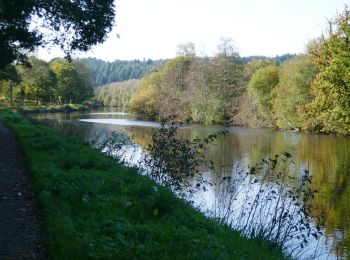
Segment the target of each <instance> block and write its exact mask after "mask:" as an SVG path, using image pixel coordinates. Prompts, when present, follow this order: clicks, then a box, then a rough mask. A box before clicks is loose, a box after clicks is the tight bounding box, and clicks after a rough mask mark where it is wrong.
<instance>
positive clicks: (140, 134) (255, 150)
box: [31, 109, 350, 259]
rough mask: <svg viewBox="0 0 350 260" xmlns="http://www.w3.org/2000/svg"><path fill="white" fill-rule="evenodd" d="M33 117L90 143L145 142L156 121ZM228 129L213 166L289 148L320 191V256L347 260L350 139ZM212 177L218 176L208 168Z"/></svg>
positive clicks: (118, 116)
mask: <svg viewBox="0 0 350 260" xmlns="http://www.w3.org/2000/svg"><path fill="white" fill-rule="evenodd" d="M31 117H33V118H34V119H35V120H38V121H40V122H42V123H45V124H48V125H50V126H53V127H55V128H58V129H60V130H61V131H63V132H65V133H69V134H71V135H74V136H77V137H79V138H82V139H84V140H85V141H88V142H89V143H91V145H95V144H96V143H99V142H101V141H103V140H105V139H106V138H109V137H110V136H111V133H112V132H113V131H118V132H122V133H125V134H126V135H129V136H130V137H131V136H132V139H133V140H134V142H135V143H137V144H139V145H140V147H141V148H142V147H145V146H146V144H147V143H148V142H149V140H150V136H151V134H152V131H154V129H155V128H156V127H158V126H159V124H158V123H156V122H149V121H141V120H137V119H135V118H132V117H131V116H129V115H128V114H126V113H124V112H120V111H114V110H109V109H104V110H98V111H89V112H76V113H50V114H35V115H31ZM218 130H222V127H220V126H203V125H191V126H190V127H187V128H185V129H183V130H182V134H183V136H184V137H185V138H195V137H205V136H207V135H208V134H211V133H214V132H216V131H218ZM227 130H228V131H229V133H228V134H227V135H226V136H222V137H220V138H219V139H218V140H217V141H216V143H215V145H213V146H212V147H211V148H210V150H209V154H208V158H209V159H210V160H212V161H213V162H214V163H215V165H216V166H225V167H224V168H226V170H227V168H230V167H231V168H232V167H233V166H235V167H237V165H239V167H241V168H246V167H247V166H248V165H255V164H256V163H257V162H259V161H260V160H261V159H262V158H267V157H270V158H272V157H273V156H274V155H276V154H280V153H282V152H286V151H288V152H289V153H291V154H292V158H293V160H294V162H295V166H294V167H293V170H294V171H295V172H296V173H297V172H301V171H302V170H303V169H309V171H310V172H311V174H312V176H313V184H312V185H313V188H314V189H317V190H318V191H319V192H318V193H317V194H316V196H315V199H314V202H313V203H314V206H315V207H316V208H318V210H323V211H325V212H326V213H327V221H326V225H325V230H324V231H325V237H324V239H323V240H322V246H321V247H322V250H323V251H324V252H327V250H329V249H331V254H324V255H323V256H322V257H320V258H322V259H336V258H339V259H350V138H349V137H342V136H332V135H315V134H308V133H295V132H289V131H274V130H265V129H264V130H262V129H248V128H237V127H231V128H227ZM207 177H208V178H210V179H212V180H213V181H214V180H216V179H217V177H218V176H216V175H214V174H211V173H207ZM202 198H203V201H204V203H207V204H208V205H207V207H210V204H211V203H213V201H214V198H213V194H211V192H210V191H209V192H207V193H206V194H202Z"/></svg>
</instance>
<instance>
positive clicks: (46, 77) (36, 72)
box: [17, 57, 56, 103]
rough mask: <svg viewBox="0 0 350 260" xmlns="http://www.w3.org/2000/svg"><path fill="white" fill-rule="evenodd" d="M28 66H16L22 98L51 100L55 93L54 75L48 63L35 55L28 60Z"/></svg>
mask: <svg viewBox="0 0 350 260" xmlns="http://www.w3.org/2000/svg"><path fill="white" fill-rule="evenodd" d="M28 62H29V64H30V67H26V66H21V65H19V66H17V70H18V74H19V75H20V77H21V83H20V85H21V86H20V88H21V89H22V98H24V95H25V96H26V98H27V99H31V100H35V101H36V102H37V103H38V102H39V101H46V102H50V101H51V102H52V101H53V100H54V95H55V91H56V90H55V85H56V76H55V74H54V73H53V72H52V70H51V69H50V68H49V65H48V64H47V63H46V62H45V61H42V60H39V59H37V58H35V57H30V58H29V60H28Z"/></svg>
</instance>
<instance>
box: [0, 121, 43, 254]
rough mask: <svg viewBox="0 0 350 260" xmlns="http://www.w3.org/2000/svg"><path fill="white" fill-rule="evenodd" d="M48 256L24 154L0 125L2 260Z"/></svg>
mask: <svg viewBox="0 0 350 260" xmlns="http://www.w3.org/2000/svg"><path fill="white" fill-rule="evenodd" d="M45 255H46V254H45V250H44V247H43V238H42V236H41V227H40V221H39V219H38V212H37V206H36V202H35V200H34V197H33V189H32V183H31V177H30V175H29V174H28V170H27V165H26V162H25V159H24V155H23V152H22V150H21V147H20V145H19V143H18V141H17V140H16V137H15V136H14V134H13V133H12V132H11V131H10V130H8V129H7V128H6V127H5V126H4V125H3V124H2V123H1V122H0V260H3V259H46V256H45Z"/></svg>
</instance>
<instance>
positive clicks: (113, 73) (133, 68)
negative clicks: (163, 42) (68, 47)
mask: <svg viewBox="0 0 350 260" xmlns="http://www.w3.org/2000/svg"><path fill="white" fill-rule="evenodd" d="M79 61H80V62H82V63H83V64H84V65H85V66H86V67H87V68H88V69H89V70H90V72H91V76H92V79H93V82H94V85H95V86H102V85H106V84H109V83H112V82H121V81H127V80H130V79H141V78H142V77H143V76H144V75H146V74H147V73H149V72H151V71H153V70H155V69H159V68H161V67H162V66H163V65H164V63H165V62H166V60H150V59H148V60H142V61H141V60H131V61H127V60H116V61H113V62H107V61H104V60H100V59H96V58H85V59H80V60H79Z"/></svg>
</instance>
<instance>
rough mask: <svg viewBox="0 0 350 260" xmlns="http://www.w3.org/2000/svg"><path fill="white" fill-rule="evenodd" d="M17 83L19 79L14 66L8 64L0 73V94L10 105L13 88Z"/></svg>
mask: <svg viewBox="0 0 350 260" xmlns="http://www.w3.org/2000/svg"><path fill="white" fill-rule="evenodd" d="M19 82H20V77H19V75H18V73H17V70H16V68H15V66H13V65H11V64H9V65H7V66H6V67H5V69H3V70H2V71H0V94H1V93H2V94H3V95H4V96H5V97H6V98H7V99H8V100H9V101H10V103H12V102H13V92H14V88H15V87H16V85H17V84H18V83H19Z"/></svg>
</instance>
